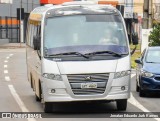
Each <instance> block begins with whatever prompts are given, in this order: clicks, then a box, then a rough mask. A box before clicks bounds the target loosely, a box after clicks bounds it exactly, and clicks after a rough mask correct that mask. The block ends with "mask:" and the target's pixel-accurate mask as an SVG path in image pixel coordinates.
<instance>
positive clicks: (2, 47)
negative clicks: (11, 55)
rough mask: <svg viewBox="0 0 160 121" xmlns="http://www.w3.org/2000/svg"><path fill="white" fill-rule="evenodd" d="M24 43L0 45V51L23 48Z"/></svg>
mask: <svg viewBox="0 0 160 121" xmlns="http://www.w3.org/2000/svg"><path fill="white" fill-rule="evenodd" d="M25 47H26V43H6V44H0V49H14V48H25Z"/></svg>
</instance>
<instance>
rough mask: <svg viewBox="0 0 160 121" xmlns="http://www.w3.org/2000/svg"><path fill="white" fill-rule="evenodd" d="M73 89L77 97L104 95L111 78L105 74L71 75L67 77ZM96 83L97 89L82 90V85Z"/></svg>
mask: <svg viewBox="0 0 160 121" xmlns="http://www.w3.org/2000/svg"><path fill="white" fill-rule="evenodd" d="M67 78H68V81H69V84H70V86H71V89H72V91H73V93H74V94H75V95H96V94H103V93H104V92H105V89H106V85H107V82H108V78H109V73H105V74H70V75H67ZM87 83H95V84H96V85H97V87H96V88H82V87H81V85H82V84H87Z"/></svg>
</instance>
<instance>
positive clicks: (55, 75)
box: [43, 73, 62, 81]
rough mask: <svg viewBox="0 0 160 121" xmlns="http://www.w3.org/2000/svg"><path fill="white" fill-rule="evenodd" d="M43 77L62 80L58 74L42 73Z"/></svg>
mask: <svg viewBox="0 0 160 121" xmlns="http://www.w3.org/2000/svg"><path fill="white" fill-rule="evenodd" d="M43 77H44V78H47V79H51V80H58V81H62V77H61V75H60V74H52V73H44V74H43Z"/></svg>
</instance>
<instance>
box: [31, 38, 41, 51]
mask: <svg viewBox="0 0 160 121" xmlns="http://www.w3.org/2000/svg"><path fill="white" fill-rule="evenodd" d="M40 40H41V37H40V36H34V37H33V45H34V50H40V47H41V41H40Z"/></svg>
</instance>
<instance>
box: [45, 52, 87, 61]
mask: <svg viewBox="0 0 160 121" xmlns="http://www.w3.org/2000/svg"><path fill="white" fill-rule="evenodd" d="M59 55H80V56H82V57H84V58H87V59H89V57H88V56H86V55H84V54H82V53H79V52H66V53H58V54H53V55H48V56H59Z"/></svg>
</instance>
